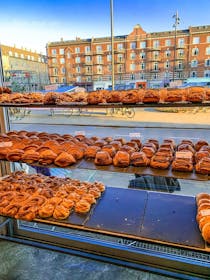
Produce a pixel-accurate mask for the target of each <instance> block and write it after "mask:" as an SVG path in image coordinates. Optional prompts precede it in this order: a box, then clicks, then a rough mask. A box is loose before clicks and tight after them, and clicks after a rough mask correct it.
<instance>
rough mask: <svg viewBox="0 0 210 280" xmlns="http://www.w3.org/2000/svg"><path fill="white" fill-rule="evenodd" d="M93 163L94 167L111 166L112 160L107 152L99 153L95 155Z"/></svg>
mask: <svg viewBox="0 0 210 280" xmlns="http://www.w3.org/2000/svg"><path fill="white" fill-rule="evenodd" d="M94 162H95V164H96V165H110V164H112V158H111V156H110V154H109V153H108V152H106V151H99V152H97V153H96V157H95V160H94Z"/></svg>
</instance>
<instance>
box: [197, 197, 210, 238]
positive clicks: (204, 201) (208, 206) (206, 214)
mask: <svg viewBox="0 0 210 280" xmlns="http://www.w3.org/2000/svg"><path fill="white" fill-rule="evenodd" d="M196 203H197V216H196V220H197V222H198V225H199V229H200V231H201V234H202V236H203V239H204V240H205V241H206V242H208V243H210V194H208V193H199V194H198V195H197V196H196Z"/></svg>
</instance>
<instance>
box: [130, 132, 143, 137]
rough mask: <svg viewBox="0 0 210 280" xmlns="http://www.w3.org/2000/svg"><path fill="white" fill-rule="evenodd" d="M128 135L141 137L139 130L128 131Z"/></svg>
mask: <svg viewBox="0 0 210 280" xmlns="http://www.w3.org/2000/svg"><path fill="white" fill-rule="evenodd" d="M129 137H131V138H132V137H136V138H137V137H138V138H140V137H141V133H139V132H130V133H129Z"/></svg>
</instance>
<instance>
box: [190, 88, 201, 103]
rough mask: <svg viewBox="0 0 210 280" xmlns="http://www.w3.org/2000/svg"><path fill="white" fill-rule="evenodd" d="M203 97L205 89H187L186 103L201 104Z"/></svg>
mask: <svg viewBox="0 0 210 280" xmlns="http://www.w3.org/2000/svg"><path fill="white" fill-rule="evenodd" d="M204 97H205V89H204V88H203V87H189V88H188V91H187V92H186V101H190V102H202V101H203V100H204Z"/></svg>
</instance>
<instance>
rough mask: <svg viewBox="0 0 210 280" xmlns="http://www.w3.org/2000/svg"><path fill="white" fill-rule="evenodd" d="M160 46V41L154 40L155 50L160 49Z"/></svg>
mask: <svg viewBox="0 0 210 280" xmlns="http://www.w3.org/2000/svg"><path fill="white" fill-rule="evenodd" d="M159 46H160V42H159V40H154V41H153V48H159Z"/></svg>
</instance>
